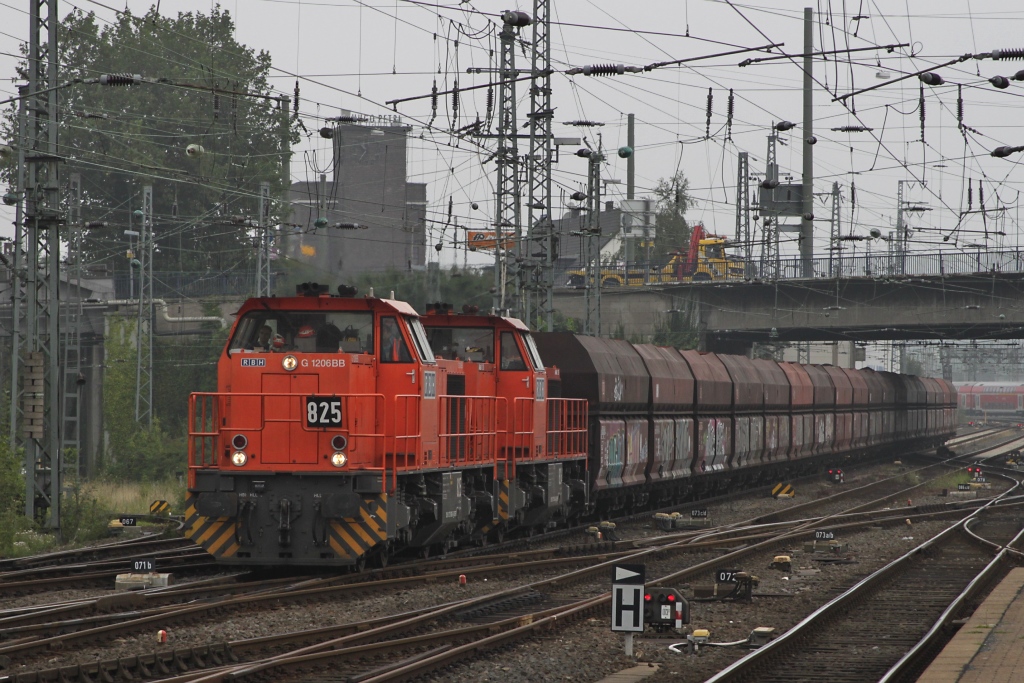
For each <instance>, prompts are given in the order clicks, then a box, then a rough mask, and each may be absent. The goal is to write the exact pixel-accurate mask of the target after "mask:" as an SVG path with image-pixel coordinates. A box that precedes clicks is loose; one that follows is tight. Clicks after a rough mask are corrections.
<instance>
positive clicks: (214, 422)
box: [188, 392, 418, 469]
mask: <svg viewBox="0 0 1024 683" xmlns="http://www.w3.org/2000/svg"><path fill="white" fill-rule="evenodd" d="M308 395H309V394H308V393H281V394H263V393H244V392H230V393H222V392H195V393H193V394H192V395H191V396H190V397H189V433H188V462H189V467H192V468H202V467H211V466H214V465H216V464H217V458H218V454H219V453H220V452H221V450H222V449H223V448H224V446H222V444H221V443H220V437H221V434H222V433H225V432H236V431H243V432H245V431H259V432H261V433H262V432H263V431H264V430H265V429H266V427H267V425H268V424H289V423H292V424H299V425H301V427H302V429H304V430H305V431H309V432H315V433H318V434H319V433H328V434H332V435H333V434H344V435H345V436H346V437H347V438H348V439H349V442H350V443H352V442H353V440H355V439H358V442H356V443H358V444H359V446H360V448H362V447H363V444H366V443H367V442H369V444H370V445H369V446H367V450H370V451H372V452H373V453H375V454H380V453H382V452H383V446H384V442H385V435H384V434H383V433H382V432H377V431H365V427H364V426H363V425H369V426H370V427H371V428H374V429H376V428H375V427H374V424H373V423H374V421H373V420H371V419H365V420H362V424H361V425H360V426H359V428H358V429H357V428H356V423H357V422H358V421H359V418H362V417H363V416H367V417H372V415H374V414H376V415H381V414H382V413H383V407H384V396H383V395H382V394H343V395H338V396H337V398H339V399H340V400H341V414H342V422H341V425H340V426H339V427H307V426H306V419H305V415H306V411H305V409H304V407H303V402H304V401H305V400H306V398H307V397H308ZM282 400H284V401H285V402H286V405H287V404H289V403H291V402H294V406H292V407H290V408H289V409H286V410H283V411H282V410H280V406H274V409H273V410H271V411H268V410H267V403H268V402H279V401H282ZM232 402H234V406H232ZM269 414H273V415H274V417H268V415H269ZM296 416H297V417H296ZM417 436H418V435H417ZM227 438H228V439H230V437H227ZM264 448H265V444H264ZM375 457H379V456H375ZM374 465H375V467H374V468H375V469H379V468H380V464H379V463H374ZM364 469H366V468H364Z"/></svg>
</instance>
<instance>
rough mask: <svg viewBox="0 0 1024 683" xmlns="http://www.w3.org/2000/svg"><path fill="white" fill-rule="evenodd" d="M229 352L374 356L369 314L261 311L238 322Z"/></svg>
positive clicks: (355, 312) (370, 316)
mask: <svg viewBox="0 0 1024 683" xmlns="http://www.w3.org/2000/svg"><path fill="white" fill-rule="evenodd" d="M228 349H229V353H235V352H255V353H282V352H285V351H298V352H303V353H338V352H339V351H340V352H344V353H373V313H371V312H369V311H333V312H329V313H319V312H306V311H272V312H271V311H260V312H254V313H249V314H247V315H245V316H243V317H242V319H241V320H239V321H238V325H237V326H236V327H235V334H234V336H233V337H232V338H231V342H230V343H229V344H228Z"/></svg>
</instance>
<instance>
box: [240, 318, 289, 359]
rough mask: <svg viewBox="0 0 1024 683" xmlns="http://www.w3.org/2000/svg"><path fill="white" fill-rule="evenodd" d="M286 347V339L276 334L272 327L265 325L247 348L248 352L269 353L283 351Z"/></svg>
mask: <svg viewBox="0 0 1024 683" xmlns="http://www.w3.org/2000/svg"><path fill="white" fill-rule="evenodd" d="M283 347H284V337H282V336H281V335H279V334H274V329H273V328H272V327H271V326H270V325H263V326H262V327H260V329H259V330H257V332H256V338H255V339H253V341H252V343H251V344H249V345H248V346H246V347H245V349H246V350H247V351H256V352H263V353H266V352H267V351H281V350H282V349H283Z"/></svg>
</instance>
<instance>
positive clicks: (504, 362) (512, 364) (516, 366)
mask: <svg viewBox="0 0 1024 683" xmlns="http://www.w3.org/2000/svg"><path fill="white" fill-rule="evenodd" d="M501 369H502V370H526V361H525V360H523V354H522V352H521V351H520V350H519V345H518V344H516V336H515V334H513V333H512V332H502V333H501Z"/></svg>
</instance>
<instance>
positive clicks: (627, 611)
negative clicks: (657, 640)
mask: <svg viewBox="0 0 1024 683" xmlns="http://www.w3.org/2000/svg"><path fill="white" fill-rule="evenodd" d="M646 569H647V568H646V565H642V564H617V565H614V566H613V567H612V630H613V631H625V632H628V633H633V632H635V633H642V632H643V630H644V578H645V576H644V575H645V573H646Z"/></svg>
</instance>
